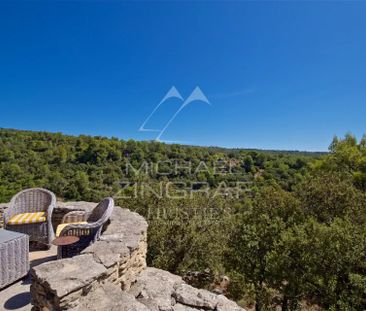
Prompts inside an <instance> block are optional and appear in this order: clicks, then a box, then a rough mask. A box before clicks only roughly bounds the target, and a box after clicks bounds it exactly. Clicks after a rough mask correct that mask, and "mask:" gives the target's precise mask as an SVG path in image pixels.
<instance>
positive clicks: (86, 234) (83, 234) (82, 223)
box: [56, 198, 114, 258]
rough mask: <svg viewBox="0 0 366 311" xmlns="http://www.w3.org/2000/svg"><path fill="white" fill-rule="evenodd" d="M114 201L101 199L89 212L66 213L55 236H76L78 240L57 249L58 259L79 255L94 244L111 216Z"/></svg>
mask: <svg viewBox="0 0 366 311" xmlns="http://www.w3.org/2000/svg"><path fill="white" fill-rule="evenodd" d="M113 207H114V201H113V199H112V198H105V199H103V200H102V201H101V202H100V203H99V204H98V205H97V206H96V207H95V208H94V209H93V210H92V211H91V212H84V211H74V212H70V213H67V214H66V215H65V216H64V218H63V219H62V224H61V225H59V226H58V227H57V230H56V236H57V237H60V236H70V235H71V236H77V237H79V238H80V240H79V241H78V242H76V243H74V244H71V245H67V246H59V247H58V257H59V258H66V257H72V256H75V255H77V254H79V253H80V252H81V251H82V250H83V249H85V248H86V247H88V246H89V245H90V244H91V243H93V242H95V241H96V240H97V239H98V238H99V237H100V234H101V232H102V229H103V225H104V224H105V223H106V222H107V221H108V219H109V217H110V216H111V214H112V211H113Z"/></svg>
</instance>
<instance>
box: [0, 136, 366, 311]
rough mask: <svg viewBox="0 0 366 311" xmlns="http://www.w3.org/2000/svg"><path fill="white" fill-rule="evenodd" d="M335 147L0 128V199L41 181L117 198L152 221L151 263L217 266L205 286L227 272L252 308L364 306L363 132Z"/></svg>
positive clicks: (184, 268)
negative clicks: (211, 143)
mask: <svg viewBox="0 0 366 311" xmlns="http://www.w3.org/2000/svg"><path fill="white" fill-rule="evenodd" d="M329 151H330V152H329V153H326V154H325V153H323V154H322V153H302V152H280V151H260V150H241V149H223V148H216V147H212V148H207V147H193V146H182V145H165V144H162V143H157V142H137V141H132V140H130V141H123V140H119V139H116V138H104V137H89V136H78V137H74V136H66V135H62V134H58V133H56V134H51V133H45V132H29V131H16V130H7V129H0V201H8V200H9V199H10V198H11V196H12V195H14V194H15V193H16V192H17V191H20V190H21V189H24V188H28V187H35V186H38V187H45V188H48V189H50V190H52V191H54V192H55V193H56V195H57V196H58V198H59V199H64V200H89V201H98V200H100V199H101V198H103V197H105V196H113V197H115V199H116V201H117V203H118V205H120V206H123V207H127V208H130V209H132V210H134V211H137V212H139V213H140V214H142V215H143V216H144V217H145V218H146V219H147V220H148V222H149V236H148V238H149V252H148V264H149V265H153V266H156V267H160V268H163V269H166V270H169V271H171V272H174V273H179V274H181V275H185V274H186V273H187V272H188V271H209V273H210V274H211V275H212V278H209V279H208V280H206V281H207V282H206V283H205V282H203V283H202V284H201V285H202V286H204V287H210V282H212V280H213V279H214V278H215V277H216V276H218V275H220V274H226V275H229V276H230V279H231V285H230V287H229V293H228V294H229V295H230V296H231V297H232V298H234V299H236V300H237V301H239V302H240V303H242V304H243V305H245V306H247V307H248V306H249V307H250V306H253V307H255V309H256V310H275V309H281V310H301V309H307V308H308V307H309V306H317V308H322V309H324V310H344V311H346V310H347V311H350V310H364V309H366V264H365V262H366V261H365V256H366V229H365V228H366V213H365V208H366V138H363V139H361V141H357V139H356V138H355V137H353V136H352V135H350V134H348V135H346V136H345V138H344V139H338V138H335V139H334V140H333V142H332V143H331V145H330V150H329ZM238 185H239V186H238ZM239 190H240V191H239Z"/></svg>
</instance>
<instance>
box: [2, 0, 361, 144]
mask: <svg viewBox="0 0 366 311" xmlns="http://www.w3.org/2000/svg"><path fill="white" fill-rule="evenodd" d="M365 16H366V2H346V1H337V2H331V1H323V2H315V1H310V2H291V1H283V2H231V3H230V2H212V3H210V2H174V3H168V2H161V3H159V2H154V3H153V2H148V3H144V2H134V3H123V2H102V1H94V2H87V1H80V2H71V1H64V2H54V3H51V2H41V1H37V2H20V1H9V2H4V1H1V2H0V108H1V110H0V127H6V128H18V129H31V130H46V131H61V132H64V133H68V134H90V135H103V136H117V137H120V138H123V139H129V138H133V139H138V140H148V139H154V138H155V137H156V134H157V133H154V132H141V131H139V128H140V126H141V124H142V122H143V121H144V120H145V119H146V117H147V116H148V115H149V114H150V113H151V111H152V110H153V109H154V108H155V107H156V105H157V104H158V103H159V101H160V100H162V98H163V97H164V95H165V94H166V93H167V92H168V90H169V89H170V88H171V87H172V86H173V85H174V86H175V87H176V88H177V90H178V91H179V93H180V94H181V96H182V98H183V99H186V98H187V97H188V96H189V95H190V93H191V92H192V91H193V89H194V88H195V87H196V86H199V87H200V89H201V90H202V91H203V93H204V94H205V95H206V97H207V99H208V100H209V102H210V103H211V105H207V104H205V103H202V102H198V101H196V102H193V103H192V104H190V105H187V106H186V107H185V108H184V109H183V110H182V111H181V112H180V113H179V115H178V116H177V117H176V118H175V120H174V121H173V122H172V123H171V124H170V126H169V127H168V128H167V130H166V132H164V135H163V137H161V139H163V140H173V141H182V142H186V143H190V144H198V145H219V146H225V147H248V148H264V149H298V150H326V149H327V147H328V145H329V143H330V141H331V139H332V137H333V135H340V136H342V135H343V134H345V133H346V132H352V133H354V134H356V135H357V136H358V137H360V136H361V135H362V134H363V133H364V132H366V122H365V120H366V18H365ZM165 104H166V105H162V106H161V107H160V108H159V109H158V110H161V112H159V113H156V114H155V115H154V116H153V118H152V119H151V120H150V121H151V122H152V123H154V122H155V123H154V125H151V126H153V127H159V126H163V125H164V124H166V121H167V120H168V119H169V117H170V116H171V115H172V114H173V113H174V111H176V108H177V107H179V105H180V104H181V101H180V100H178V99H174V98H173V99H169V100H167V101H166V102H165ZM164 106H165V107H164ZM150 121H149V122H150ZM159 124H160V125H159Z"/></svg>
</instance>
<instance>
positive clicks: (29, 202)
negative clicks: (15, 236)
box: [3, 188, 56, 247]
mask: <svg viewBox="0 0 366 311" xmlns="http://www.w3.org/2000/svg"><path fill="white" fill-rule="evenodd" d="M55 206H56V197H55V195H54V194H53V193H52V192H51V191H49V190H46V189H42V188H32V189H26V190H23V191H21V192H19V193H17V194H16V195H15V196H14V197H13V198H12V199H11V201H10V205H9V207H8V208H7V209H5V211H4V215H3V217H4V226H5V229H8V230H11V231H16V232H20V233H25V234H28V235H29V241H35V242H40V243H43V244H46V245H47V247H50V246H51V242H52V240H53V239H54V231H53V228H52V221H51V218H52V212H53V209H54V208H55ZM21 214H22V215H26V214H28V215H31V216H32V215H38V216H37V217H38V219H34V218H33V219H32V218H31V217H28V222H27V223H22V222H24V217H23V221H22V219H20V218H22V216H21ZM17 216H20V217H18V218H19V219H18V222H17V223H14V221H13V220H14V219H15V218H17ZM14 217H15V218H14ZM39 217H41V218H39Z"/></svg>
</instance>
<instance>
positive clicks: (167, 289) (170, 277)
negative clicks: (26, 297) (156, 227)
mask: <svg viewBox="0 0 366 311" xmlns="http://www.w3.org/2000/svg"><path fill="white" fill-rule="evenodd" d="M129 292H130V293H131V294H133V295H134V296H135V297H136V300H137V301H138V302H141V303H142V304H144V305H145V306H146V307H147V308H148V310H152V311H197V310H213V311H244V309H243V308H241V307H239V306H238V305H237V304H236V303H235V302H233V301H231V300H229V299H227V298H226V297H225V296H223V295H216V294H214V293H211V292H209V291H207V290H203V289H197V288H195V287H192V286H190V285H188V284H186V283H185V282H184V281H183V280H182V278H181V277H179V276H177V275H174V274H171V273H169V272H167V271H163V270H159V269H155V268H147V269H146V270H144V271H143V272H142V273H141V274H140V276H139V277H138V278H137V281H136V283H135V284H133V285H132V287H131V289H130V291H129Z"/></svg>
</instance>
